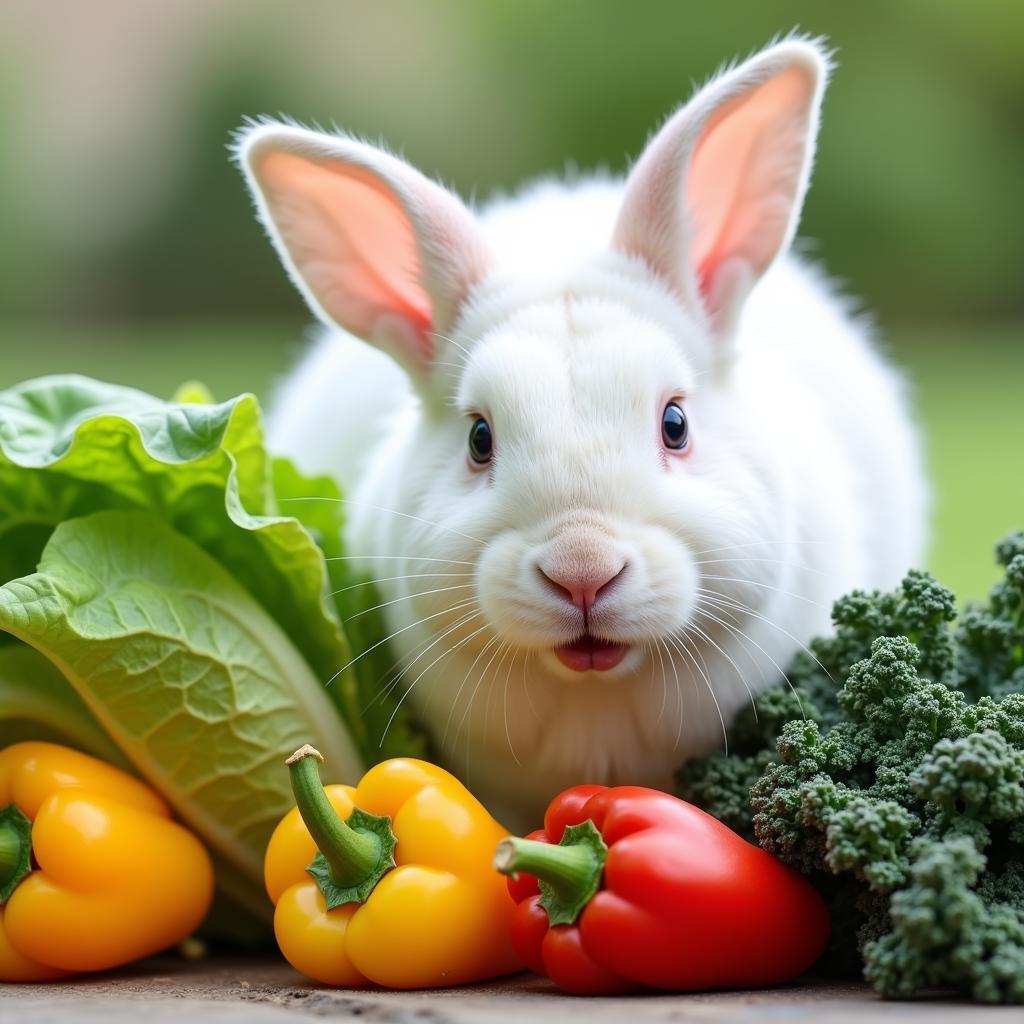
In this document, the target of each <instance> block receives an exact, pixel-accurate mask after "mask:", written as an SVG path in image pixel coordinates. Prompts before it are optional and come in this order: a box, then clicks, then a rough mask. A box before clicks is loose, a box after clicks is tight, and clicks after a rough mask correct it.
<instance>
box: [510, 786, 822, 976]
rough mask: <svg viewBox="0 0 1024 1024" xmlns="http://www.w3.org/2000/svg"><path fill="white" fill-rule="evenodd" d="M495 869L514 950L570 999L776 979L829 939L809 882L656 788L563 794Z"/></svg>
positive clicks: (802, 965) (796, 969)
mask: <svg viewBox="0 0 1024 1024" xmlns="http://www.w3.org/2000/svg"><path fill="white" fill-rule="evenodd" d="M556 844H557V845H556ZM494 863H495V867H496V868H497V869H498V870H499V871H501V872H503V873H504V874H507V875H510V876H511V877H510V879H509V883H508V886H509V892H510V893H511V894H512V898H513V899H514V900H515V901H516V903H517V906H516V909H515V911H514V912H513V916H512V942H513V945H514V946H515V948H516V952H517V953H518V954H519V956H520V957H521V958H522V959H523V961H524V962H525V963H526V964H527V965H528V966H529V967H530V968H531V969H532V970H534V971H536V972H537V973H539V974H544V975H547V976H548V977H549V978H551V980H552V981H554V983H555V984H556V985H558V987H559V988H561V989H563V990H564V991H566V992H573V993H578V994H599V993H611V992H623V991H628V990H630V989H635V988H643V987H649V988H659V989H670V990H675V991H693V990H699V989H719V988H756V987H761V986H765V985H778V984H781V983H782V982H785V981H789V980H790V979H792V978H795V977H796V976H797V975H799V974H801V973H802V972H803V971H805V970H806V969H807V968H808V967H810V966H811V964H813V963H814V961H815V960H817V959H818V957H819V956H820V955H821V953H822V952H823V950H824V949H825V943H826V941H827V939H828V912H827V911H826V909H825V904H824V903H823V902H822V900H821V898H820V897H819V896H818V894H817V893H816V892H815V891H814V889H813V888H811V886H810V885H809V884H808V882H807V881H806V879H804V878H802V877H801V876H800V875H798V874H797V873H796V872H795V871H793V870H792V869H791V868H789V867H787V866H786V865H784V864H782V863H781V862H780V861H778V860H776V859H775V858H774V857H772V856H771V855H770V854H768V853H765V851H764V850H762V849H760V848H759V847H757V846H753V845H752V844H750V843H748V842H747V841H746V840H744V839H741V838H740V837H739V836H738V835H736V833H735V832H733V831H731V830H730V829H729V828H727V827H726V826H725V825H723V824H722V823H721V822H720V821H717V820H716V819H715V818H712V817H711V816H710V815H708V814H705V813H704V812H703V811H701V810H699V809H698V808H696V807H694V806H693V805H691V804H687V803H684V802H683V801H682V800H677V799H676V798H675V797H673V796H669V795H668V794H667V793H660V792H657V791H656V790H652V789H641V788H640V787H637V786H618V787H615V788H613V789H609V788H607V787H605V786H577V787H576V788H574V789H568V790H566V791H565V792H564V793H562V794H561V795H560V796H557V797H555V799H554V800H553V801H552V803H551V805H550V806H549V807H548V810H547V814H546V815H545V816H544V829H543V830H542V831H538V832H534V833H532V834H531V835H530V836H529V837H527V838H526V839H506V840H504V841H503V842H502V843H501V844H500V845H499V847H498V850H497V853H496V854H495V861H494Z"/></svg>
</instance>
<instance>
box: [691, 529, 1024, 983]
mask: <svg viewBox="0 0 1024 1024" xmlns="http://www.w3.org/2000/svg"><path fill="white" fill-rule="evenodd" d="M997 557H998V560H999V562H1000V564H1001V565H1002V566H1003V567H1004V569H1005V577H1004V579H1003V580H1002V581H1001V582H1000V583H999V584H997V585H996V587H995V588H994V589H993V591H992V593H991V595H990V597H989V599H988V601H987V602H986V603H984V604H979V605H973V606H970V607H968V608H967V609H965V610H964V612H963V613H962V614H961V615H960V617H959V620H958V621H956V611H955V601H954V598H953V595H952V594H951V593H950V592H949V591H948V590H946V589H945V588H944V587H941V586H940V585H939V584H938V583H936V582H935V581H934V580H933V579H932V578H931V577H929V576H928V575H927V574H925V573H920V572H912V573H910V574H909V575H908V576H907V578H906V579H905V580H904V582H903V585H902V587H901V588H900V589H899V590H897V591H896V592H894V593H889V594H881V593H872V594H866V593H860V592H857V593H853V594H850V595H848V596H846V597H844V598H842V599H841V600H840V601H838V602H837V603H836V605H835V608H834V611H833V620H834V622H835V626H836V629H835V633H834V635H832V636H830V637H827V638H822V639H818V640H815V641H814V642H813V643H812V644H811V650H812V652H813V657H811V656H809V655H803V656H801V657H798V658H797V659H796V662H795V664H794V666H793V667H792V669H791V671H790V673H789V681H790V682H791V683H792V685H793V688H794V689H793V690H783V689H779V690H773V691H769V692H768V693H765V694H763V695H761V696H760V697H758V698H757V700H756V701H755V704H756V706H757V713H756V714H755V711H754V709H750V710H748V711H747V712H746V713H745V714H744V715H742V716H741V718H740V720H739V722H738V723H737V727H736V734H737V740H738V742H737V747H738V748H739V752H738V754H736V755H731V756H729V757H726V756H725V755H722V754H713V755H711V756H710V757H708V758H705V759H703V760H701V761H696V762H692V763H690V764H687V765H685V766H684V767H683V768H682V769H681V770H680V772H679V773H678V783H679V791H680V794H681V795H682V796H683V797H685V798H686V799H689V800H692V801H694V802H695V803H698V804H700V805H701V806H702V807H704V808H705V809H707V810H708V811H710V812H711V813H712V814H715V815H717V816H718V817H720V818H722V819H723V820H724V821H726V822H728V823H729V824H730V825H732V826H733V827H735V828H737V829H738V830H740V831H742V832H745V833H746V834H747V835H748V836H750V837H751V838H753V839H755V840H756V841H757V842H758V843H760V845H761V846H762V847H764V849H766V850H768V851H770V852H771V853H774V854H775V855H777V856H778V857H780V858H781V859H782V860H784V861H786V862H788V863H790V864H793V865H795V866H796V867H798V868H799V869H800V870H802V871H804V872H806V873H808V874H809V875H810V877H811V878H812V879H813V880H814V881H815V883H816V884H817V885H818V887H819V888H820V889H821V890H822V892H823V893H824V894H825V895H826V897H827V898H828V899H829V901H830V906H831V911H832V918H833V945H832V949H831V952H830V962H829V963H828V964H827V966H830V967H833V968H835V967H851V968H852V967H856V968H860V969H862V970H863V973H864V976H865V977H866V978H867V980H868V981H870V982H871V983H872V984H873V985H874V986H875V988H876V989H878V991H879V992H880V993H882V994H883V995H885V996H889V997H892V998H907V997H910V996H913V995H915V994H918V993H921V992H924V991H926V990H929V989H947V990H949V989H952V990H955V991H957V992H960V993H963V994H965V995H968V996H970V997H972V998H974V999H975V1000H978V1001H980V1002H992V1003H1024V693H1022V692H1021V691H1024V533H1018V534H1014V535H1013V536H1011V537H1008V538H1007V539H1006V540H1004V541H1003V542H1002V543H1001V544H1000V545H999V546H998V548H997Z"/></svg>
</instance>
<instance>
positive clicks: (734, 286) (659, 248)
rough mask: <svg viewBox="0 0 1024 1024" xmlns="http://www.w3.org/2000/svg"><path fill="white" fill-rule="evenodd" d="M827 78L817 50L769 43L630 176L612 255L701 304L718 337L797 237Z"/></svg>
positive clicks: (824, 59) (705, 97) (663, 137)
mask: <svg viewBox="0 0 1024 1024" xmlns="http://www.w3.org/2000/svg"><path fill="white" fill-rule="evenodd" d="M828 70H829V60H828V56H827V54H826V52H825V51H824V50H823V49H822V47H821V46H820V45H818V44H817V43H815V42H811V41H805V40H789V41H786V42H782V43H778V44H776V45H775V46H772V47H769V48H768V49H767V50H764V51H762V52H761V53H759V54H757V55H756V56H754V57H752V58H751V59H750V60H748V61H746V62H745V63H743V64H741V65H740V66H739V67H737V68H735V69H733V70H731V71H728V72H726V73H724V74H722V75H720V76H719V77H717V78H715V79H714V80H713V81H711V82H710V83H709V84H708V85H706V86H705V87H704V88H703V89H701V90H700V91H699V92H698V93H697V94H696V95H695V96H694V97H693V99H691V100H690V101H689V103H687V104H686V105H685V106H683V107H682V108H681V109H680V110H678V111H677V112H676V113H675V114H674V115H673V116H672V117H671V118H669V120H668V121H667V122H666V123H665V125H664V127H662V129H661V130H660V131H659V132H658V133H657V134H656V135H655V136H654V138H653V139H652V140H651V142H650V143H649V144H648V146H647V148H646V150H645V151H644V153H643V154H642V155H641V157H640V159H639V160H638V161H637V163H636V165H635V166H634V168H633V170H632V172H631V173H630V176H629V179H628V181H627V183H626V192H625V196H624V199H623V205H622V208H621V211H620V213H619V219H618V222H617V224H616V227H615V234H614V245H615V247H616V248H617V249H619V250H620V251H623V252H627V253H630V254H632V255H636V256H639V257H641V258H642V259H643V260H644V261H645V262H647V263H648V264H649V265H650V267H651V269H652V270H654V271H655V273H657V274H658V275H659V276H661V277H662V278H663V279H664V280H666V281H667V282H668V283H669V284H671V285H672V286H673V287H674V288H675V289H676V291H677V292H678V293H679V294H680V295H681V296H682V297H683V298H684V300H685V301H687V302H689V303H692V304H697V305H698V307H699V308H702V309H703V310H704V311H705V312H706V313H707V314H708V315H709V316H710V318H711V323H712V326H713V328H714V330H715V333H716V334H718V335H720V336H721V335H728V334H729V333H730V332H731V331H732V329H733V327H734V326H735V321H736V316H737V314H738V312H739V310H740V307H741V306H742V303H743V300H744V298H745V297H746V295H747V293H748V292H749V290H750V288H751V287H752V286H753V284H754V283H755V282H756V281H757V279H758V278H759V277H760V276H761V274H763V273H764V271H765V270H767V269H768V267H769V265H770V264H771V263H772V261H773V260H774V259H775V257H776V256H777V255H778V254H779V253H780V252H781V251H782V250H784V249H785V248H786V246H787V245H788V244H789V242H790V239H791V238H792V235H793V232H794V230H795V229H796V222H797V220H798V218H799V214H800V206H801V204H802V202H803V197H804V193H805V191H806V189H807V181H808V178H809V176H810V168H811V161H812V157H813V152H814V143H815V137H816V135H817V130H818V116H819V111H820V107H821V97H822V93H823V91H824V87H825V80H826V78H827V76H828Z"/></svg>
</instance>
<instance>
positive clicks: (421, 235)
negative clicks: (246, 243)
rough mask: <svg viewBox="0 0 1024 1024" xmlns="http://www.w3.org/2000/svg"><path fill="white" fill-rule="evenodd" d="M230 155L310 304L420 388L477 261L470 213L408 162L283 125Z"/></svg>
mask: <svg viewBox="0 0 1024 1024" xmlns="http://www.w3.org/2000/svg"><path fill="white" fill-rule="evenodd" d="M237 155H238V160H239V163H240V164H241V166H242V169H243V171H244V173H245V177H246V181H247V182H248V185H249V188H250V189H251V191H252V194H253V197H254V199H255V202H256V206H257V209H258V212H259V216H260V219H261V220H262V222H263V224H264V226H265V227H266V229H267V233H268V234H269V235H270V239H271V241H272V242H273V244H274V247H275V248H276V249H277V252H278V255H279V256H280V257H281V260H282V262H283V263H284V265H285V268H286V269H287V270H288V273H289V274H290V276H291V278H292V280H293V281H294V282H295V285H296V286H297V287H298V289H299V291H300V292H301V293H302V295H303V296H304V298H305V299H306V301H307V302H308V303H309V305H310V307H311V308H312V309H313V311H314V312H315V313H316V314H317V315H318V316H319V317H321V318H322V319H323V320H325V321H327V322H328V323H334V324H338V325H340V326H341V327H343V328H344V329H345V330H347V331H351V332H352V333H353V334H355V335H358V336H359V337H361V338H363V339H364V340H366V341H368V342H369V343H370V344H372V345H376V346H377V347H379V348H381V349H383V350H384V351H386V352H387V353H388V354H389V355H391V356H392V357H393V358H394V359H396V360H397V361H398V362H399V363H401V365H402V366H404V367H405V369H406V370H407V371H408V372H409V373H410V375H411V376H412V378H413V380H414V381H415V382H416V383H417V384H418V385H420V386H421V387H422V386H423V385H424V384H425V383H426V381H427V379H428V377H429V374H430V369H431V362H432V360H433V358H434V355H435V353H436V352H437V350H438V347H439V345H440V341H439V339H438V337H437V335H439V334H444V333H445V332H446V331H448V330H449V329H450V328H451V326H452V324H453V322H454V321H455V319H456V316H457V314H458V310H459V307H460V305H461V303H462V302H463V300H464V299H465V298H466V295H467V293H468V292H469V290H470V288H471V287H472V286H473V285H474V284H475V283H476V282H477V281H478V280H479V279H480V278H481V277H482V276H483V274H484V272H485V269H486V266H487V256H486V251H485V248H484V245H483V242H482V241H481V239H480V238H479V237H478V234H477V228H476V223H475V221H474V218H473V215H472V214H471V213H470V212H469V210H468V209H467V208H466V207H465V205H463V203H462V202H461V201H460V200H459V199H458V198H457V197H456V196H454V195H453V194H452V193H450V192H448V191H447V190H446V189H444V188H442V187H441V186H440V185H438V184H436V183H435V182H432V181H430V180H429V179H428V178H426V177H424V176H423V175H422V174H420V172H419V171H417V170H415V169H414V168H412V167H410V166H409V165H408V164H407V163H405V162H404V161H402V160H399V159H398V158H397V157H394V156H391V155H390V154H389V153H386V152H384V151H383V150H381V149H377V148H376V147H374V146H370V145H366V144H365V143H362V142H357V141H356V140H354V139H349V138H344V137H341V136H335V135H327V134H323V133H320V132H313V131H309V130H307V129H304V128H299V127H295V126H291V125H284V124H261V125H257V126H254V127H251V128H249V129H246V130H245V131H244V132H243V134H242V135H241V137H240V139H239V143H238V149H237Z"/></svg>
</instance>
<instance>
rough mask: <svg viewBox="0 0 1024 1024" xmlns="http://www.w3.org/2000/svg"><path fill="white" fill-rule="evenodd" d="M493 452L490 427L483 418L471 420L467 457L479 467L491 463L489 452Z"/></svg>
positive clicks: (492, 438) (492, 437)
mask: <svg viewBox="0 0 1024 1024" xmlns="http://www.w3.org/2000/svg"><path fill="white" fill-rule="evenodd" d="M493 451H494V435H493V434H492V433H491V426H490V424H489V423H488V422H487V420H485V419H484V418H483V416H480V417H478V418H477V419H475V420H473V425H472V426H471V427H470V428H469V457H470V458H471V459H472V460H473V461H474V462H476V463H478V464H479V465H481V466H482V465H484V463H487V462H490V461H491V452H493Z"/></svg>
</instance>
